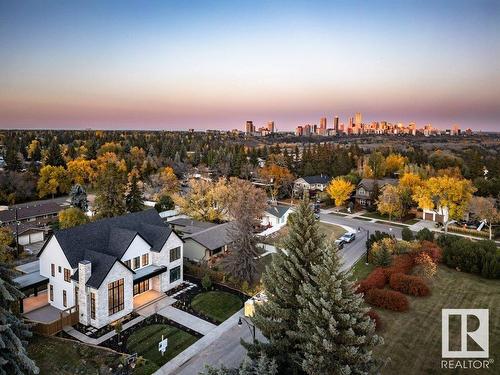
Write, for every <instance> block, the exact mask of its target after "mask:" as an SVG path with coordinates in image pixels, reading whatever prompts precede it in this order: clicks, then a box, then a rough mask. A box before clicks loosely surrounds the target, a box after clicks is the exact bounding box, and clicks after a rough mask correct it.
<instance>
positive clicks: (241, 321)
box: [238, 316, 255, 344]
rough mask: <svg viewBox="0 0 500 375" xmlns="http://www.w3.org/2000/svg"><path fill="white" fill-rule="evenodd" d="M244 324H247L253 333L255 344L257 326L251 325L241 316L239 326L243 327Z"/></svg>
mask: <svg viewBox="0 0 500 375" xmlns="http://www.w3.org/2000/svg"><path fill="white" fill-rule="evenodd" d="M243 322H245V323H246V325H247V327H248V329H249V330H250V332H251V333H252V339H253V343H254V344H255V326H254V325H253V324H252V323H250V322H249V321H248V320H246V319H245V318H243V317H241V316H240V318H239V319H238V326H239V327H241V326H242V325H243Z"/></svg>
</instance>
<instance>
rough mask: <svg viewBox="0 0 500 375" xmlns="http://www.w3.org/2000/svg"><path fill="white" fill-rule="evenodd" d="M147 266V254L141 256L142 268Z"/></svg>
mask: <svg viewBox="0 0 500 375" xmlns="http://www.w3.org/2000/svg"><path fill="white" fill-rule="evenodd" d="M148 264H149V254H144V255H143V256H142V266H143V267H144V266H147V265H148Z"/></svg>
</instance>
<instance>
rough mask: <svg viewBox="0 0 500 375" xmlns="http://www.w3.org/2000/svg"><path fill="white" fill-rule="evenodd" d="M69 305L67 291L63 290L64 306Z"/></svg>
mask: <svg viewBox="0 0 500 375" xmlns="http://www.w3.org/2000/svg"><path fill="white" fill-rule="evenodd" d="M67 305H68V300H67V297H66V291H65V290H63V306H64V307H66V306H67Z"/></svg>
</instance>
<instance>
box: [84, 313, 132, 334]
mask: <svg viewBox="0 0 500 375" xmlns="http://www.w3.org/2000/svg"><path fill="white" fill-rule="evenodd" d="M138 316H139V314H137V313H135V312H131V313H130V314H128V315H126V316H125V317H123V318H122V319H120V321H121V323H122V325H123V324H125V323H128V322H130V321H131V320H134V319H135V318H137V317H138ZM74 328H75V329H76V330H77V331H79V332H81V333H83V334H84V335H86V336H88V337H91V338H93V339H98V338H99V337H101V336H103V335H105V334H106V333H109V332H111V331H114V330H115V327H114V326H113V325H111V324H107V325H105V326H104V327H102V328H99V329H98V328H95V327H92V326H84V325H83V324H81V323H77V324H76V325H75V327H74Z"/></svg>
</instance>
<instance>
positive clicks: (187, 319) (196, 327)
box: [158, 306, 217, 335]
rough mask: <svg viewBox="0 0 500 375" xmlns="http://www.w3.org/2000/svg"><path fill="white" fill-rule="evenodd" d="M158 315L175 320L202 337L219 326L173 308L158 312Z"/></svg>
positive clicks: (168, 307)
mask: <svg viewBox="0 0 500 375" xmlns="http://www.w3.org/2000/svg"><path fill="white" fill-rule="evenodd" d="M158 314H159V315H161V316H164V317H165V318H168V319H170V320H173V321H174V322H176V323H179V324H181V325H183V326H185V327H188V328H190V329H192V330H193V331H196V332H199V333H201V334H202V335H206V334H207V333H209V332H210V331H212V330H213V329H214V328H216V327H217V326H216V325H215V324H212V323H210V322H207V321H206V320H203V319H200V318H198V317H197V316H194V315H191V314H189V313H187V312H185V311H182V310H179V309H176V308H175V307H173V306H166V307H164V308H163V309H161V310H159V311H158Z"/></svg>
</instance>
